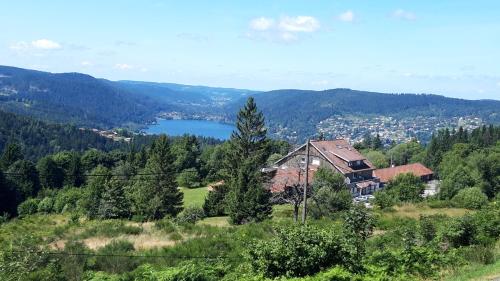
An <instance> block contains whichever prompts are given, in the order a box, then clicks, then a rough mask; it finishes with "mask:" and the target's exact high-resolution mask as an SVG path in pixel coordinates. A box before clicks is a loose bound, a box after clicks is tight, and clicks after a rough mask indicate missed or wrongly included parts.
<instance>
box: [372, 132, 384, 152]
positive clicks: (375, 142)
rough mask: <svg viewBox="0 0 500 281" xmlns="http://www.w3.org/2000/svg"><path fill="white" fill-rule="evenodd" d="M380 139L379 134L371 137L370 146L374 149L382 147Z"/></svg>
mask: <svg viewBox="0 0 500 281" xmlns="http://www.w3.org/2000/svg"><path fill="white" fill-rule="evenodd" d="M382 147H383V145H382V140H381V139H380V135H379V134H377V136H376V137H375V138H374V139H373V141H372V148H373V149H375V150H378V149H382Z"/></svg>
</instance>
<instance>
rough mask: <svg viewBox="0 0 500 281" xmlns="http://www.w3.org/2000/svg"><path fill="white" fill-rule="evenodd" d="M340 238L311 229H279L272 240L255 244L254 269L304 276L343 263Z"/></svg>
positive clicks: (268, 273) (272, 274)
mask: <svg viewBox="0 0 500 281" xmlns="http://www.w3.org/2000/svg"><path fill="white" fill-rule="evenodd" d="M340 240H341V239H340V237H339V235H336V234H335V233H333V232H329V231H326V230H320V229H317V228H315V227H312V226H307V225H305V226H294V227H288V228H278V229H277V230H276V234H275V236H274V237H273V238H272V239H271V240H269V241H265V240H259V241H256V242H254V243H253V245H252V246H251V247H249V248H250V250H249V251H248V255H249V258H250V263H251V264H252V267H253V268H254V269H255V270H256V271H259V272H261V273H263V274H264V275H265V276H268V277H272V278H274V277H279V276H287V277H293V276H305V275H311V274H315V273H317V272H319V271H320V270H321V269H322V268H326V267H331V266H333V265H336V264H341V263H342V261H343V259H344V255H345V254H346V253H344V251H343V248H342V247H341V244H340V242H339V241H340Z"/></svg>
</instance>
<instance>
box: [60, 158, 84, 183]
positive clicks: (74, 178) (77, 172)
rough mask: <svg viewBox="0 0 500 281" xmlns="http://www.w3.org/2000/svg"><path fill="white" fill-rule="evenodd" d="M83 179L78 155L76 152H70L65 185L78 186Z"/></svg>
mask: <svg viewBox="0 0 500 281" xmlns="http://www.w3.org/2000/svg"><path fill="white" fill-rule="evenodd" d="M84 181H85V180H84V176H83V168H82V163H81V158H80V155H78V153H71V159H70V162H69V166H68V170H67V174H66V179H65V185H70V186H76V187H80V186H81V185H82V184H83V183H84Z"/></svg>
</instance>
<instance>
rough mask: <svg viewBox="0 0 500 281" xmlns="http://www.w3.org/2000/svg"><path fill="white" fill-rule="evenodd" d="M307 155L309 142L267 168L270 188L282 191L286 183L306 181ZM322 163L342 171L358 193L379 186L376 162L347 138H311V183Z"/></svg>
mask: <svg viewBox="0 0 500 281" xmlns="http://www.w3.org/2000/svg"><path fill="white" fill-rule="evenodd" d="M306 158H307V157H306V144H303V145H301V146H300V147H299V148H297V149H296V150H294V151H292V152H291V153H289V154H288V155H286V156H285V157H283V158H282V159H280V160H278V161H277V162H276V163H275V165H274V166H273V168H272V169H267V173H268V174H270V175H271V180H270V189H271V191H272V192H280V191H283V189H284V188H285V186H287V185H292V184H297V183H301V184H304V183H305V167H306ZM319 167H325V168H328V169H331V170H333V171H335V172H338V173H341V174H342V175H343V176H344V177H345V182H346V184H347V186H348V188H349V190H350V191H351V193H352V194H353V195H355V196H356V195H365V194H371V193H373V192H374V191H376V190H378V189H379V180H378V178H376V177H374V175H373V171H374V170H375V167H374V166H373V164H372V163H371V162H370V161H368V160H367V159H366V157H364V156H363V155H362V154H361V153H359V152H358V151H357V150H356V149H354V148H353V147H352V146H351V145H350V144H349V142H347V141H346V140H344V139H337V140H331V141H311V142H310V146H309V177H308V179H309V180H308V182H309V183H312V180H313V177H314V173H315V172H316V171H317V170H318V168H319Z"/></svg>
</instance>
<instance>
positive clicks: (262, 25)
mask: <svg viewBox="0 0 500 281" xmlns="http://www.w3.org/2000/svg"><path fill="white" fill-rule="evenodd" d="M273 27H274V19H271V18H265V17H259V18H255V19H253V20H251V21H250V28H251V29H253V30H258V31H264V30H269V29H271V28H273Z"/></svg>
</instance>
